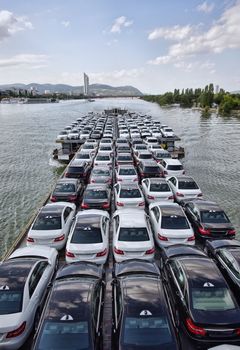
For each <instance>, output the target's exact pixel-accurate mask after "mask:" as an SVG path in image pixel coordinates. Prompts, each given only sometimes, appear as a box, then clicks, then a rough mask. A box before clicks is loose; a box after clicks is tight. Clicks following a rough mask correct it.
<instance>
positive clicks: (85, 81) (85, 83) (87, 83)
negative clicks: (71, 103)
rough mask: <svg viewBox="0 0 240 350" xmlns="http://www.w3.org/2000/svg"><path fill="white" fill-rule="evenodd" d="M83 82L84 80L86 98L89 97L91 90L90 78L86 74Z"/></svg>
mask: <svg viewBox="0 0 240 350" xmlns="http://www.w3.org/2000/svg"><path fill="white" fill-rule="evenodd" d="M83 80H84V88H83V94H84V95H85V96H88V89H89V77H88V75H87V74H86V73H83Z"/></svg>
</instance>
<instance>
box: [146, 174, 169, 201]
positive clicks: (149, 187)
mask: <svg viewBox="0 0 240 350" xmlns="http://www.w3.org/2000/svg"><path fill="white" fill-rule="evenodd" d="M142 191H143V194H144V196H145V199H146V201H147V203H148V204H150V203H154V202H159V201H167V202H173V200H174V196H173V193H172V190H171V188H170V187H169V185H168V183H167V181H166V179H163V178H161V177H159V178H158V177H156V178H146V179H143V180H142Z"/></svg>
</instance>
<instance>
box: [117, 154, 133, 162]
mask: <svg viewBox="0 0 240 350" xmlns="http://www.w3.org/2000/svg"><path fill="white" fill-rule="evenodd" d="M117 160H118V161H119V160H132V156H130V155H129V156H118V157H117Z"/></svg>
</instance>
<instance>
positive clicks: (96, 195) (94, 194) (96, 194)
mask: <svg viewBox="0 0 240 350" xmlns="http://www.w3.org/2000/svg"><path fill="white" fill-rule="evenodd" d="M84 199H107V191H105V190H97V189H96V190H86V192H85V195H84Z"/></svg>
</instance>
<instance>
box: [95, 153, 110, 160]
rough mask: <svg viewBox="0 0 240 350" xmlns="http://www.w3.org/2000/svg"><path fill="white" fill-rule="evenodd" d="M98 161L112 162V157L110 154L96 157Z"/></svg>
mask: <svg viewBox="0 0 240 350" xmlns="http://www.w3.org/2000/svg"><path fill="white" fill-rule="evenodd" d="M96 160H110V156H109V155H108V154H106V155H98V156H97V157H96Z"/></svg>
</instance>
